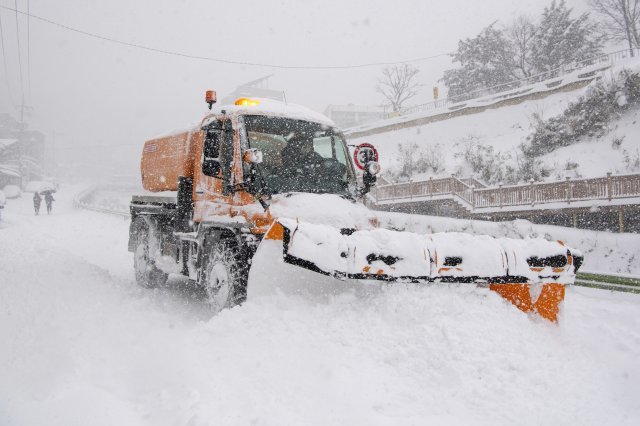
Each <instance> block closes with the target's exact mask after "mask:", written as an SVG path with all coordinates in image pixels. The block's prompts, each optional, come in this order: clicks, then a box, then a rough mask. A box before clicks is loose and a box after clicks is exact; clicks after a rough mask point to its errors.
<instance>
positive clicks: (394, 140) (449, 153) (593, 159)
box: [351, 62, 640, 183]
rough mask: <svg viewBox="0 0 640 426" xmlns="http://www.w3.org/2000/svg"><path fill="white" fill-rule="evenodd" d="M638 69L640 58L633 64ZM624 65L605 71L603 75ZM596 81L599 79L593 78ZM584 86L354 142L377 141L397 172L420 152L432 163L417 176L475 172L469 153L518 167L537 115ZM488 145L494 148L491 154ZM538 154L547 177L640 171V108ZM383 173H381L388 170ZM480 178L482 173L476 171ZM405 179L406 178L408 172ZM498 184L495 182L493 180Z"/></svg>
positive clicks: (547, 114)
mask: <svg viewBox="0 0 640 426" xmlns="http://www.w3.org/2000/svg"><path fill="white" fill-rule="evenodd" d="M625 67H631V69H633V70H634V71H638V70H640V63H637V64H636V63H635V62H633V63H629V64H626V65H625ZM623 68H624V67H622V66H621V67H614V68H613V69H611V70H609V71H606V72H605V76H604V78H605V80H607V79H609V80H610V79H611V75H613V74H615V73H619V72H620V70H622V69H623ZM591 84H592V85H593V84H596V82H593V83H591ZM589 90H590V89H589V87H585V88H582V89H578V90H573V91H570V92H561V93H556V94H553V95H551V96H548V97H544V98H542V99H537V100H528V101H525V102H522V103H520V104H516V105H511V106H503V107H501V108H497V109H489V110H486V111H483V112H480V113H475V114H469V115H463V116H459V117H455V118H451V119H447V120H442V121H436V122H433V123H429V124H425V125H422V126H417V127H411V128H405V129H400V130H395V131H392V132H386V133H380V134H376V135H371V136H364V137H360V138H357V139H353V140H352V141H351V142H352V143H356V144H357V143H362V142H365V141H366V142H369V143H372V144H374V145H375V146H376V147H377V148H378V150H379V151H380V155H381V164H382V166H383V170H386V173H387V174H388V175H391V174H397V173H398V170H399V169H400V167H401V164H402V163H403V162H404V163H406V162H407V160H406V158H407V157H408V155H406V154H405V155H403V152H405V153H406V152H412V153H413V154H412V155H411V157H412V160H410V161H413V162H414V164H415V163H417V162H418V161H421V160H419V158H420V157H422V159H423V160H422V161H423V162H425V161H426V163H428V164H430V165H431V166H432V167H429V168H428V170H427V171H424V172H415V173H413V175H412V176H411V178H412V179H414V180H419V179H424V178H427V177H429V176H449V175H450V174H452V173H455V174H457V175H459V176H463V177H467V176H472V175H473V174H474V173H473V168H472V166H471V164H470V162H469V161H468V158H469V157H470V156H471V157H474V156H475V157H476V158H477V156H478V155H484V156H485V157H486V158H488V159H492V160H493V161H494V163H493V164H491V166H490V168H493V169H494V170H496V169H498V168H502V169H504V170H506V169H508V168H509V167H511V168H513V169H517V168H518V164H519V162H522V161H523V154H522V152H521V151H520V150H519V149H518V147H519V146H520V145H521V144H522V143H524V142H525V141H526V140H527V137H528V136H530V135H531V134H532V133H533V130H534V126H535V124H536V118H535V117H536V116H537V117H538V118H540V119H543V120H546V119H549V118H551V117H554V116H557V115H559V114H561V113H562V112H563V111H564V110H565V109H566V108H567V106H568V105H569V104H570V103H572V102H575V101H577V100H578V99H579V98H580V97H581V96H583V95H585V93H587V92H588V91H589ZM487 150H492V152H491V153H489V152H488V151H487ZM403 158H405V159H404V160H403ZM540 159H541V160H542V162H543V165H544V167H545V168H547V169H549V170H550V171H551V174H550V176H548V178H547V180H558V179H564V177H566V176H570V177H596V176H597V177H600V176H605V175H606V173H607V172H612V173H615V174H625V173H636V172H639V171H640V109H638V108H635V109H629V110H628V111H627V112H626V113H625V114H624V115H623V116H622V117H620V119H616V120H614V121H612V122H611V126H610V131H609V132H608V133H607V134H606V135H605V136H603V137H600V138H596V137H586V138H583V139H581V140H580V141H579V142H578V143H576V144H573V145H570V146H567V147H564V148H561V149H558V150H555V151H553V152H552V153H550V154H546V155H544V156H542V157H540ZM384 173H385V172H383V174H384ZM476 177H479V178H482V177H481V176H478V175H477V174H476ZM404 179H407V177H406V176H405V177H404ZM491 183H495V182H491Z"/></svg>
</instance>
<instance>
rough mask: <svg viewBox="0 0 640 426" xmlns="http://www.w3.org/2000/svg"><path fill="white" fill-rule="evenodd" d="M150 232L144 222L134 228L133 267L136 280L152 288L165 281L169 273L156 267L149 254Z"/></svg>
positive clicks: (143, 285) (145, 286) (139, 283)
mask: <svg viewBox="0 0 640 426" xmlns="http://www.w3.org/2000/svg"><path fill="white" fill-rule="evenodd" d="M150 235H151V234H150V232H149V227H148V225H147V224H146V223H141V224H140V225H139V226H138V227H137V229H136V246H135V250H134V251H133V268H134V270H135V272H136V282H137V283H138V285H140V286H142V287H144V288H154V287H157V286H160V285H163V284H165V283H166V282H167V279H168V278H169V275H168V274H166V273H164V272H162V271H161V270H160V269H158V267H156V265H155V262H154V261H153V259H152V258H151V256H150V250H149V246H150V241H149V239H150V238H149V237H150Z"/></svg>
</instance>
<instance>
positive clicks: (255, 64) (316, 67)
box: [0, 0, 450, 70]
mask: <svg viewBox="0 0 640 426" xmlns="http://www.w3.org/2000/svg"><path fill="white" fill-rule="evenodd" d="M16 1H17V0H16ZM0 8H2V9H7V10H11V11H15V12H16V14H18V13H20V14H22V15H26V16H29V17H31V18H33V19H36V20H38V21H42V22H46V23H47V24H50V25H54V26H56V27H59V28H63V29H65V30H67V31H72V32H75V33H78V34H82V35H85V36H87V37H92V38H96V39H99V40H103V41H108V42H111V43H116V44H120V45H123V46H128V47H134V48H137V49H142V50H147V51H150V52H156V53H162V54H165V55H172V56H179V57H182V58H189V59H200V60H203V61H211V62H218V63H223V64H231V65H245V66H253V67H265V68H279V69H304V70H331V69H353V68H368V67H378V66H383V65H396V64H404V63H411V62H422V61H427V60H430V59H435V58H439V57H441V56H448V55H450V53H439V54H437V55H431V56H423V57H419V58H413V59H406V60H402V61H383V62H371V63H365V64H354V65H279V64H268V63H260V62H247V61H234V60H230V59H222V58H214V57H210V56H200V55H191V54H188V53H183V52H177V51H171V50H164V49H157V48H155V47H149V46H144V45H141V44H136V43H130V42H127V41H122V40H116V39H113V38H110V37H106V36H102V35H99V34H94V33H90V32H87V31H84V30H80V29H77V28H73V27H70V26H68V25H64V24H61V23H59V22H55V21H52V20H50V19H47V18H43V17H40V16H36V15H32V14H30V13H28V12H21V11H18V10H17V7H16V9H12V8H10V7H7V6H0Z"/></svg>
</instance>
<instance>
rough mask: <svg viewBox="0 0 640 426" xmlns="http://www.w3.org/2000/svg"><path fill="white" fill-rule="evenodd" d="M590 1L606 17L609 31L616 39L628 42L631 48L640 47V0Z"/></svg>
mask: <svg viewBox="0 0 640 426" xmlns="http://www.w3.org/2000/svg"><path fill="white" fill-rule="evenodd" d="M590 3H591V7H593V9H594V10H595V11H596V12H598V13H599V14H600V15H602V16H603V17H604V18H605V23H606V29H607V32H608V33H609V34H610V35H611V37H612V38H613V39H614V40H618V41H625V42H627V43H628V45H629V49H633V48H638V47H640V0H591V1H590ZM632 54H633V50H632Z"/></svg>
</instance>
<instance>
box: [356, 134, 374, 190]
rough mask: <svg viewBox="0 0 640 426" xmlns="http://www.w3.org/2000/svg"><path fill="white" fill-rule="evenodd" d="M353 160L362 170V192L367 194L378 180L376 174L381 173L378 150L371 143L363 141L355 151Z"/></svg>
mask: <svg viewBox="0 0 640 426" xmlns="http://www.w3.org/2000/svg"><path fill="white" fill-rule="evenodd" d="M353 160H354V162H355V165H356V166H357V167H358V168H359V169H360V170H362V183H363V184H364V186H363V187H362V188H360V194H361V195H365V194H367V193H369V191H371V187H372V186H373V185H375V184H376V181H377V180H378V179H377V178H376V175H377V174H378V173H380V163H378V150H376V148H375V147H374V146H373V145H371V144H369V143H362V144H360V145H358V146H357V147H356V149H355V151H354V152H353Z"/></svg>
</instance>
